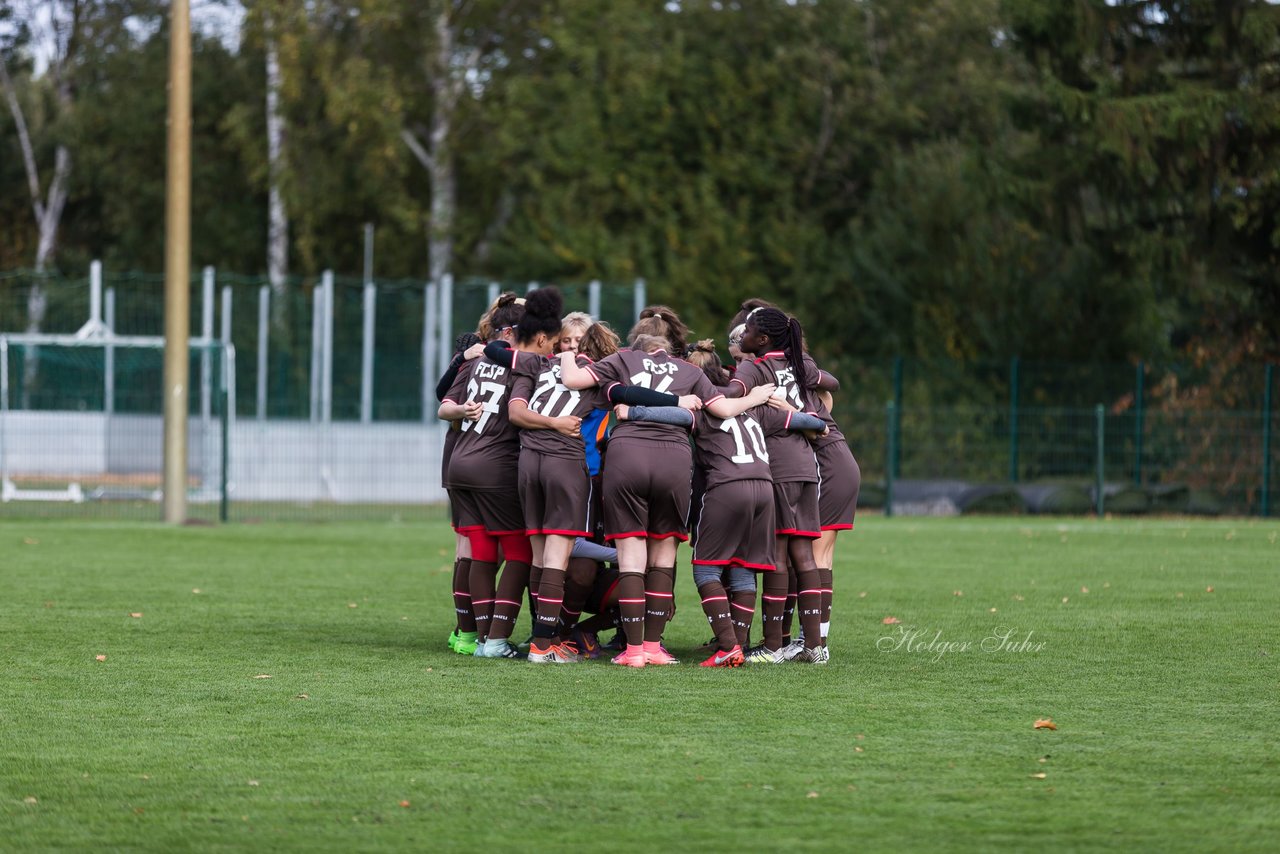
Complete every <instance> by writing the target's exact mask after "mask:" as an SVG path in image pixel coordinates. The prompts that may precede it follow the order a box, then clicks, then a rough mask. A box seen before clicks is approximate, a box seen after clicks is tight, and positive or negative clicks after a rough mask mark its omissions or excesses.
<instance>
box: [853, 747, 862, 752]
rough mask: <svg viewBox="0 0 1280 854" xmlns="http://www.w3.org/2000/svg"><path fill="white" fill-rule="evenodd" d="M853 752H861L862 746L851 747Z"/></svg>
mask: <svg viewBox="0 0 1280 854" xmlns="http://www.w3.org/2000/svg"><path fill="white" fill-rule="evenodd" d="M853 752H854V753H862V752H863V750H862V748H861V747H855V748H854V749H853Z"/></svg>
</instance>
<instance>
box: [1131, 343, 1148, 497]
mask: <svg viewBox="0 0 1280 854" xmlns="http://www.w3.org/2000/svg"><path fill="white" fill-rule="evenodd" d="M1145 373H1146V371H1145V370H1144V366H1143V364H1142V362H1138V369H1137V374H1136V375H1135V376H1134V378H1133V403H1134V422H1133V484H1134V486H1142V428H1143V419H1144V418H1145V412H1144V409H1143V405H1142V398H1143V397H1144V396H1145V395H1144V393H1143V390H1142V384H1143V381H1144V379H1145V376H1144V375H1145Z"/></svg>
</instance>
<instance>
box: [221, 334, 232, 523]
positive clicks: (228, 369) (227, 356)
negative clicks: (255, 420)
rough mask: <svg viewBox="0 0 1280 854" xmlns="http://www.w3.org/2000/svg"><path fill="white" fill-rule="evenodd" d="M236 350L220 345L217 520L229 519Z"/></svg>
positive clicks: (228, 345) (226, 345)
mask: <svg viewBox="0 0 1280 854" xmlns="http://www.w3.org/2000/svg"><path fill="white" fill-rule="evenodd" d="M235 391H236V348H235V346H234V345H233V344H231V343H230V342H229V341H227V342H223V345H222V393H221V395H220V397H221V406H222V464H221V466H220V468H219V475H220V477H219V480H220V481H221V482H220V483H219V485H218V486H219V494H218V499H219V500H218V518H219V519H220V520H221V521H223V522H226V521H227V520H228V519H229V518H230V515H231V514H230V509H231V507H230V505H231V495H230V490H229V488H228V485H229V484H230V482H231V419H232V418H233V417H234V416H235V411H236V403H235V400H236V397H235Z"/></svg>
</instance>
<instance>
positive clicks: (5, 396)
mask: <svg viewBox="0 0 1280 854" xmlns="http://www.w3.org/2000/svg"><path fill="white" fill-rule="evenodd" d="M8 426H9V339H8V338H5V337H4V336H3V335H0V489H3V488H4V485H5V484H6V483H8V482H9V441H8V437H7V436H6V435H5V429H6V428H7V427H8Z"/></svg>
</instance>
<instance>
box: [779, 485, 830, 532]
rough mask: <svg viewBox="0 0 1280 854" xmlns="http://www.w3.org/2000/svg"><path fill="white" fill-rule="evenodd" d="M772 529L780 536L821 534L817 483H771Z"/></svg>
mask: <svg viewBox="0 0 1280 854" xmlns="http://www.w3.org/2000/svg"><path fill="white" fill-rule="evenodd" d="M773 512H774V524H775V526H776V527H775V528H774V531H775V533H777V535H778V536H780V537H811V538H813V539H815V540H816V539H817V538H818V537H820V536H822V531H821V525H820V524H819V522H818V484H816V483H809V482H802V481H788V482H786V483H775V484H774V485H773Z"/></svg>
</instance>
